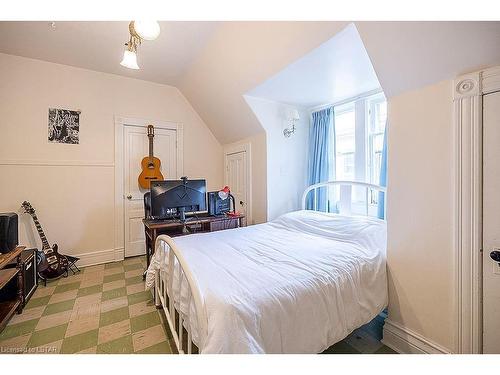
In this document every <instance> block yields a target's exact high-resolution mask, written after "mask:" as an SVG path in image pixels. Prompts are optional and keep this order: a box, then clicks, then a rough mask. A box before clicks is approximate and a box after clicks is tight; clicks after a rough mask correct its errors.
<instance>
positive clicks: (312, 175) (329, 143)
mask: <svg viewBox="0 0 500 375" xmlns="http://www.w3.org/2000/svg"><path fill="white" fill-rule="evenodd" d="M334 140H335V126H334V116H333V108H327V109H324V110H321V111H318V112H314V113H313V114H312V124H311V130H310V135H309V185H313V184H317V183H318V182H325V181H328V180H329V178H330V177H331V176H332V170H334V169H333V168H334V165H335V163H333V162H332V161H333V160H334V159H333V155H334V152H335V142H334ZM316 194H317V195H316V204H317V206H316V207H314V192H311V193H309V196H308V198H307V209H316V210H318V211H331V209H330V207H329V202H328V192H327V189H326V188H321V189H318V190H317V193H316Z"/></svg>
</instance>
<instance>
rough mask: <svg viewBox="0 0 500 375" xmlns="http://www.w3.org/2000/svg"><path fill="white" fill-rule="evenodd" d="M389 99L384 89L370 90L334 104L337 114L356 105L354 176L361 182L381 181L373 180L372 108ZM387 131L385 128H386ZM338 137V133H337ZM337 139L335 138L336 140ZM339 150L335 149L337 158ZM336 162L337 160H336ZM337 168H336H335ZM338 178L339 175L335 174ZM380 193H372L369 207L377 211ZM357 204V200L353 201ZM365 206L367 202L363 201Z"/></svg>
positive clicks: (373, 121)
mask: <svg viewBox="0 0 500 375" xmlns="http://www.w3.org/2000/svg"><path fill="white" fill-rule="evenodd" d="M383 101H387V99H386V97H385V95H384V93H383V92H382V91H376V92H373V91H371V92H369V93H366V94H364V95H360V96H358V97H355V98H352V99H348V100H344V101H342V102H340V103H337V104H333V107H334V115H335V116H337V115H339V114H341V113H343V112H345V111H350V110H352V108H353V107H354V117H355V135H354V137H355V148H354V158H355V160H354V176H355V180H356V181H359V182H368V183H372V184H376V185H378V184H379V183H380V182H379V181H372V177H373V163H374V160H373V152H372V151H373V150H372V148H373V141H372V140H371V139H370V138H372V137H373V136H374V135H375V134H372V131H371V129H374V128H375V117H374V116H372V108H373V106H374V105H375V104H377V103H380V102H383ZM384 131H385V130H384ZM335 137H337V133H335ZM336 141H337V140H336V139H335V142H336ZM336 156H337V150H336V149H335V158H336ZM335 163H336V160H335ZM335 169H336V168H335ZM335 178H337V176H335ZM377 198H378V195H377V196H375V195H374V194H370V196H369V197H366V198H365V199H369V209H370V210H371V211H373V212H376V210H377V207H378V202H377ZM353 204H355V202H353ZM363 207H366V206H365V203H364V201H363Z"/></svg>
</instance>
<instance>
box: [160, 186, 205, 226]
mask: <svg viewBox="0 0 500 375" xmlns="http://www.w3.org/2000/svg"><path fill="white" fill-rule="evenodd" d="M206 209H207V183H206V181H205V180H189V179H188V178H187V177H182V178H181V179H180V180H165V181H151V216H152V218H153V219H167V218H171V217H178V218H180V220H181V221H185V220H186V215H185V214H186V212H196V211H206Z"/></svg>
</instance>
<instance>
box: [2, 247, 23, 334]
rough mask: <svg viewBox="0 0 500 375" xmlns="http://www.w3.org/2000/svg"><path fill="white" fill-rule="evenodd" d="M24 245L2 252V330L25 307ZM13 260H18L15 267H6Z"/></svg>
mask: <svg viewBox="0 0 500 375" xmlns="http://www.w3.org/2000/svg"><path fill="white" fill-rule="evenodd" d="M24 248H25V247H24V246H18V247H17V248H16V249H14V250H13V251H11V252H9V253H6V254H0V332H1V331H3V329H4V328H5V326H6V325H7V323H8V322H9V319H10V318H11V317H12V315H14V313H15V312H16V311H17V312H18V313H21V311H22V308H23V277H22V272H21V253H22V252H23V250H24ZM13 260H17V266H16V267H15V268H5V267H6V266H7V265H8V264H9V263H11V262H12V261H13Z"/></svg>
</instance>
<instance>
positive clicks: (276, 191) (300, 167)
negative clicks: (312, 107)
mask: <svg viewBox="0 0 500 375" xmlns="http://www.w3.org/2000/svg"><path fill="white" fill-rule="evenodd" d="M245 99H246V101H247V102H248V104H249V105H250V107H251V108H252V110H253V111H254V113H255V115H256V116H257V118H258V120H259V122H260V123H261V125H262V127H263V128H264V129H265V130H266V143H267V144H266V149H267V218H268V220H273V219H275V218H276V217H278V216H280V215H282V214H284V213H286V212H290V211H295V210H298V209H300V199H301V197H302V193H303V192H304V189H305V187H306V186H307V145H308V137H309V113H308V111H306V110H301V109H300V108H296V109H298V110H299V115H300V120H299V121H298V123H297V124H296V130H295V134H293V135H291V136H290V137H289V138H285V136H284V135H283V129H285V128H286V127H288V126H289V124H288V122H287V120H286V119H287V113H288V111H289V110H290V109H292V108H294V107H291V106H288V105H285V104H282V103H277V102H273V101H269V100H265V99H260V98H255V97H251V96H245Z"/></svg>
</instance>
